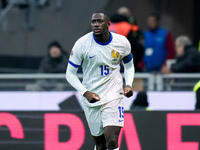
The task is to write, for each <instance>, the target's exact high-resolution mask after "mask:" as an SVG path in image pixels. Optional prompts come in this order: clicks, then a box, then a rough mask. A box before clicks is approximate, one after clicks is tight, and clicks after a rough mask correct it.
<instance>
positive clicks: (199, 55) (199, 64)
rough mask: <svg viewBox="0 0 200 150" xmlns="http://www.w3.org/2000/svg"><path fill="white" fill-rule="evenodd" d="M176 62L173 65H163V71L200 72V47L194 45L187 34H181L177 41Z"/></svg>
mask: <svg viewBox="0 0 200 150" xmlns="http://www.w3.org/2000/svg"><path fill="white" fill-rule="evenodd" d="M175 47H176V55H177V58H176V63H174V64H172V65H171V67H170V68H169V67H163V69H162V73H171V72H174V73H180V72H182V73H187V72H200V52H199V51H198V48H196V47H194V46H192V42H191V40H190V39H189V37H187V36H183V35H182V36H179V37H177V38H176V41H175Z"/></svg>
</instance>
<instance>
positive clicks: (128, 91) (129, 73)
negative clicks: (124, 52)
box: [123, 53, 135, 97]
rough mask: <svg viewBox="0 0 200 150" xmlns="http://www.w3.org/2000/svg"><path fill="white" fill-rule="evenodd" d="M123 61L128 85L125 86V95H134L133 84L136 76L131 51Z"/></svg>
mask: <svg viewBox="0 0 200 150" xmlns="http://www.w3.org/2000/svg"><path fill="white" fill-rule="evenodd" d="M123 63H124V78H125V82H126V86H125V87H124V95H125V96H126V97H131V96H132V95H133V90H132V84H133V80H134V76H135V68H134V64H133V56H132V54H131V53H130V54H129V55H128V56H125V57H124V58H123Z"/></svg>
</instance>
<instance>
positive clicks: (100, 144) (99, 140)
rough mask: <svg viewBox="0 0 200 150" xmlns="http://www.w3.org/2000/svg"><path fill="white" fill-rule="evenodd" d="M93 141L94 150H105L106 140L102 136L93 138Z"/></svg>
mask: <svg viewBox="0 0 200 150" xmlns="http://www.w3.org/2000/svg"><path fill="white" fill-rule="evenodd" d="M93 138H94V141H95V149H94V150H106V139H105V136H104V134H102V135H100V136H93Z"/></svg>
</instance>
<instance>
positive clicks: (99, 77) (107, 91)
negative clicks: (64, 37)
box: [66, 12, 135, 150]
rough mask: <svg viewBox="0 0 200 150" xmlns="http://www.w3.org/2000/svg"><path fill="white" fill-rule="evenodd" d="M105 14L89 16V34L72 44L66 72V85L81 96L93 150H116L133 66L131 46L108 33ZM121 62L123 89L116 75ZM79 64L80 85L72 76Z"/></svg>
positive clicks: (107, 19)
mask: <svg viewBox="0 0 200 150" xmlns="http://www.w3.org/2000/svg"><path fill="white" fill-rule="evenodd" d="M109 26H110V22H109V17H108V15H107V14H106V13H105V12H97V13H94V14H93V15H92V19H91V27H92V31H93V32H90V33H88V34H86V35H84V36H83V37H81V38H80V39H78V41H77V42H76V43H75V45H74V47H73V49H72V51H71V56H70V58H69V63H68V67H67V71H66V79H67V81H68V82H69V83H70V84H71V85H72V86H73V87H74V88H75V89H76V90H77V91H78V92H79V93H80V94H81V95H82V99H81V102H82V105H83V108H84V112H85V116H86V119H87V122H88V125H89V128H90V131H91V134H92V136H93V137H94V141H95V144H96V145H95V150H106V149H107V150H119V148H118V137H119V133H120V129H121V127H123V124H124V107H123V95H125V96H126V97H130V96H132V95H133V91H132V82H133V79H134V72H135V71H134V65H133V57H132V54H131V46H130V43H129V42H128V40H127V39H126V38H125V37H124V36H122V35H119V34H116V33H112V32H109ZM121 60H122V61H123V63H124V67H125V71H124V77H125V82H126V85H125V87H124V89H123V80H122V76H121V74H120V65H119V64H120V61H121ZM81 64H82V69H83V81H82V83H81V82H80V80H79V79H78V77H77V76H76V73H77V70H78V68H79V66H80V65H81Z"/></svg>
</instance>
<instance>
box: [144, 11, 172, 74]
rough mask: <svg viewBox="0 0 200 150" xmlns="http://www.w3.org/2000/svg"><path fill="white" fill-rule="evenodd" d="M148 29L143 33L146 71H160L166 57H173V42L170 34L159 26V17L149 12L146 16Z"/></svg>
mask: <svg viewBox="0 0 200 150" xmlns="http://www.w3.org/2000/svg"><path fill="white" fill-rule="evenodd" d="M147 25H148V28H149V30H148V31H146V32H145V33H144V38H145V54H144V55H145V56H144V62H145V67H146V71H147V72H154V71H155V72H160V71H161V68H162V66H163V65H165V62H166V60H167V59H172V58H174V43H173V39H172V36H171V34H170V33H169V32H168V31H167V30H166V29H163V28H160V17H159V16H158V15H157V14H151V15H150V16H149V17H148V20H147Z"/></svg>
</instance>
